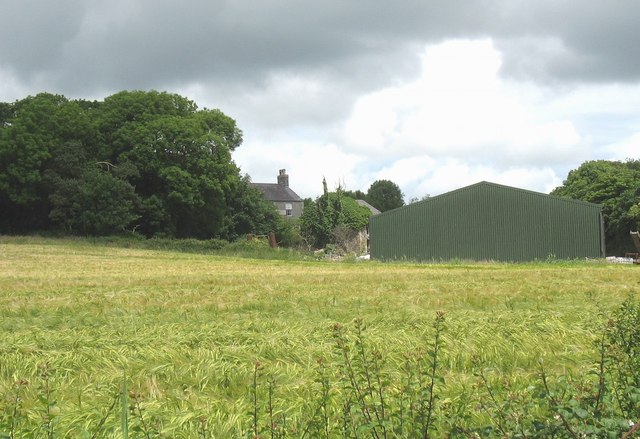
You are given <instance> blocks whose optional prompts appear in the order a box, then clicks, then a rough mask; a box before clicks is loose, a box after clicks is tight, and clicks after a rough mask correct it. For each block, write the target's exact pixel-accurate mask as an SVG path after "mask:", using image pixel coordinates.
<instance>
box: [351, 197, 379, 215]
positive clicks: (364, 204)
mask: <svg viewBox="0 0 640 439" xmlns="http://www.w3.org/2000/svg"><path fill="white" fill-rule="evenodd" d="M356 203H358V204H359V205H360V206H362V207H366V208H367V209H369V210H370V211H371V215H378V214H379V213H381V212H380V211H379V210H378V209H376V208H375V207H373V206H372V205H371V204H369V203H367V202H366V201H364V200H356Z"/></svg>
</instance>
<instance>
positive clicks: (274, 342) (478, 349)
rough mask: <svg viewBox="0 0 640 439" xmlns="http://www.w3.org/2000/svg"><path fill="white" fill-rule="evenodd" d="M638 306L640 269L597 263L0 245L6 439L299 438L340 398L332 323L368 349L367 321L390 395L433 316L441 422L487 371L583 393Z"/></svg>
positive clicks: (425, 343)
mask: <svg viewBox="0 0 640 439" xmlns="http://www.w3.org/2000/svg"><path fill="white" fill-rule="evenodd" d="M638 292H640V271H638V267H632V266H614V265H606V264H603V263H598V262H591V263H587V262H557V261H556V262H553V261H551V262H546V263H532V264H494V263H474V264H471V263H460V262H457V263H450V264H432V265H425V264H411V263H387V264H383V263H377V262H373V261H371V262H369V261H366V262H353V261H351V262H330V261H314V260H308V261H305V260H287V261H279V260H265V259H251V258H246V257H245V258H240V257H231V256H216V255H201V254H192V253H191V254H190V253H177V252H170V251H150V250H139V249H131V248H119V247H115V246H105V245H102V246H100V245H95V244H91V243H90V242H88V241H86V240H54V239H44V238H8V237H0V331H1V332H0V416H2V418H0V437H5V436H2V434H5V435H6V437H10V436H9V434H10V432H11V431H15V432H18V433H19V432H22V435H20V434H17V433H16V435H15V437H29V435H33V436H34V437H69V438H75V437H123V436H124V435H125V434H126V431H124V430H127V429H129V430H130V431H129V433H128V434H129V437H242V436H243V435H244V436H247V437H252V436H253V433H254V432H255V431H256V429H259V430H260V431H262V433H261V437H277V434H280V435H281V436H282V435H285V433H286V434H289V435H290V436H291V437H300V436H303V435H304V434H303V433H305V432H303V431H301V429H302V427H301V426H303V425H305V424H304V423H305V422H306V421H305V419H307V420H309V419H311V418H312V417H313V416H314V413H316V412H314V410H315V409H314V408H313V407H315V406H316V400H318V401H320V400H321V399H322V398H320V397H318V396H317V395H318V392H319V389H321V388H322V383H321V380H319V378H318V377H319V376H321V375H322V376H325V377H326V379H327V380H328V381H329V382H330V386H331V390H330V392H329V395H328V396H327V397H326V398H324V399H325V400H327V401H329V403H330V402H331V401H333V400H334V399H337V398H338V397H339V396H340V395H339V393H340V392H341V391H342V392H343V391H344V389H345V386H340V385H339V382H340V374H341V368H340V364H341V359H340V358H341V357H340V355H341V353H340V349H339V347H338V346H337V344H336V336H335V331H336V326H335V324H336V323H340V324H342V325H343V329H342V331H344V333H345V334H346V335H345V337H346V339H348V340H350V342H353V340H356V342H357V336H356V335H357V334H356V332H355V331H356V323H354V320H356V319H362V321H363V323H364V326H366V329H365V332H364V336H363V340H365V343H366V344H365V348H366V349H367V352H371V353H373V354H372V355H373V357H375V358H378V359H380V363H381V364H382V363H383V365H382V366H380V370H383V371H384V372H383V373H382V375H383V377H384V378H385V380H386V381H387V382H386V383H383V387H384V388H385V389H386V390H385V391H387V392H389V395H392V394H393V391H394V386H395V387H397V386H398V385H399V384H397V383H400V382H401V380H402V373H403V372H402V370H403V364H405V363H406V361H407V360H406V359H407V357H408V355H409V356H410V355H411V353H415V352H422V351H425V350H428V347H429V346H431V345H432V344H433V341H434V331H435V329H434V319H435V316H436V312H437V311H442V312H444V313H445V322H444V330H443V332H442V341H443V342H444V344H443V346H444V347H443V350H442V352H441V354H440V357H439V361H440V363H439V375H440V376H441V377H442V378H443V379H444V380H443V382H441V381H438V383H437V390H438V395H439V404H440V405H439V407H440V409H441V408H442V406H443V405H444V406H446V405H447V404H453V403H455V402H456V401H459V400H460V398H461V396H460V395H461V394H463V393H464V392H467V393H473V392H477V389H476V387H477V382H478V376H477V374H476V375H474V371H476V372H477V370H478V368H480V369H481V370H485V371H487V372H486V373H487V377H488V378H489V379H493V378H499V379H500V380H503V381H504V380H506V381H508V382H509V383H511V384H510V385H514V386H518V385H520V384H522V386H523V388H526V385H527V383H530V382H533V381H535V380H537V376H538V374H539V371H540V367H541V366H540V365H541V362H542V364H544V367H545V369H546V370H547V371H548V373H549V374H550V375H553V376H559V375H569V376H580V375H583V374H584V373H586V372H587V371H589V370H591V368H592V366H593V364H594V363H596V362H597V358H598V351H597V348H596V341H597V340H598V337H599V336H600V335H601V332H602V331H601V328H602V326H603V322H606V320H607V318H608V313H609V312H610V311H612V310H614V309H616V308H617V307H619V306H620V304H621V303H622V302H623V301H624V300H625V299H626V298H627V297H628V296H629V295H630V294H636V295H637V294H638ZM354 334H356V335H354ZM354 337H355V338H354ZM356 342H353V343H356ZM352 346H355V347H357V346H358V344H357V343H356V344H353V345H352ZM373 357H372V358H373ZM319 359H322V360H321V361H319ZM257 364H259V365H258V366H257ZM256 372H257V373H256ZM254 374H255V375H254ZM323 374H324V375H323ZM254 378H255V384H254ZM341 389H342V390H341ZM123 395H128V401H124V402H123ZM270 397H271V402H269V398H270ZM390 397H391V396H390ZM123 403H124V404H128V405H129V406H130V408H129V409H128V414H127V409H126V407H125V408H123V407H121V406H122V404H123ZM334 409H335V410H334V411H336V412H339V410H338V408H334ZM440 409H439V410H440ZM125 415H126V417H125ZM487 416H488V415H486V414H483V412H482V410H475V411H474V410H471V414H470V415H468V419H467V421H466V422H468V423H470V425H473V424H474V423H475V424H478V425H480V424H482V423H486V422H489V421H488V420H487V419H486V418H487ZM256 418H257V419H258V421H257V424H259V425H254V424H256V422H255V420H256ZM274 419H277V420H278V422H279V425H278V428H279V430H277V431H276V433H277V434H276V435H275V436H274V429H273V428H272V427H273V425H271V426H269V425H267V424H268V423H269V422H271V423H273V420H274ZM332 422H333V421H332ZM437 422H441V420H437ZM125 423H128V426H127V425H125ZM338 424H339V422H338V421H335V422H333V423H332V424H331V429H330V433H331V434H330V436H336V437H341V436H340V435H339V431H340V429H339V426H338ZM265 426H266V427H265ZM325 427H326V426H325ZM309 431H311V430H309ZM327 431H329V430H327ZM47 435H49V436H47ZM308 437H313V436H312V435H311V434H310V433H309V434H308ZM359 437H360V436H359ZM362 437H371V435H370V434H368V433H366V434H363V435H362Z"/></svg>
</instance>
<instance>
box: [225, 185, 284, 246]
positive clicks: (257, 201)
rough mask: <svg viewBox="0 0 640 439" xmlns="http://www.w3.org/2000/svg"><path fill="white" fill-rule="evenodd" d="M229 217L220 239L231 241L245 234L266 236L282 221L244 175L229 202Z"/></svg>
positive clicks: (272, 206)
mask: <svg viewBox="0 0 640 439" xmlns="http://www.w3.org/2000/svg"><path fill="white" fill-rule="evenodd" d="M228 209H229V215H228V216H227V219H226V221H225V228H224V230H223V233H222V235H221V237H222V238H224V239H227V240H229V241H233V240H235V239H237V238H238V237H240V236H243V235H247V234H255V235H266V234H268V233H269V232H275V231H276V230H279V229H280V228H281V227H282V226H281V224H280V222H281V221H284V220H283V219H282V218H281V216H280V214H279V213H278V212H277V210H276V208H275V206H274V204H273V203H271V202H269V201H267V200H265V198H264V195H263V194H262V192H260V191H259V190H258V189H256V188H255V187H253V186H252V185H251V179H250V178H249V176H247V175H245V176H244V177H243V178H242V179H241V180H240V182H239V184H238V186H237V189H236V192H235V194H234V195H233V197H231V199H230V200H229V204H228Z"/></svg>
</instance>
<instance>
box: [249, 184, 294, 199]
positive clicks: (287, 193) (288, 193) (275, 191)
mask: <svg viewBox="0 0 640 439" xmlns="http://www.w3.org/2000/svg"><path fill="white" fill-rule="evenodd" d="M252 184H253V186H254V187H255V188H256V189H258V190H259V191H260V192H262V193H263V194H264V197H265V198H266V199H267V200H269V201H280V202H287V201H288V202H302V201H304V200H303V199H302V198H300V197H299V196H298V194H296V193H295V192H294V191H293V190H291V188H288V187H286V186H284V185H281V184H277V183H252Z"/></svg>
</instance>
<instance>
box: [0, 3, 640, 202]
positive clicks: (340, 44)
mask: <svg viewBox="0 0 640 439" xmlns="http://www.w3.org/2000/svg"><path fill="white" fill-rule="evenodd" d="M121 90H158V91H167V92H171V93H178V94H180V95H182V96H185V97H188V98H189V99H191V100H193V101H194V102H196V104H197V105H198V106H199V107H200V108H219V109H220V110H222V111H223V112H224V113H225V114H227V115H228V116H230V117H232V118H233V119H235V120H236V122H237V124H238V126H239V128H240V129H241V130H242V131H243V138H244V142H243V144H242V145H241V146H240V147H239V148H238V149H237V150H236V151H235V152H234V155H233V159H234V161H235V162H236V164H237V165H238V166H239V167H240V169H241V173H242V174H248V175H250V176H251V179H252V180H253V181H254V182H261V183H269V182H271V183H275V182H276V176H277V174H278V170H279V169H286V170H287V173H288V174H289V176H290V185H291V188H292V189H294V191H296V192H297V193H298V194H299V195H300V196H302V197H312V198H315V197H316V196H318V195H319V194H320V193H321V191H322V179H323V178H326V181H327V183H328V185H329V186H330V188H331V187H333V188H335V187H337V186H338V185H341V186H342V187H344V188H346V189H348V190H362V191H364V192H366V191H367V189H368V188H369V186H370V185H371V183H373V182H374V181H376V180H380V179H387V180H391V181H393V182H395V183H396V184H398V186H399V187H400V188H401V190H402V191H403V193H404V195H405V200H406V201H410V200H411V199H416V198H417V199H420V198H422V197H425V196H428V195H430V196H434V195H438V194H441V193H444V192H447V191H449V190H453V189H457V188H460V187H463V186H466V185H469V184H473V183H477V182H479V181H483V180H484V181H492V182H495V183H501V184H507V185H511V186H515V187H519V188H524V189H530V190H534V191H538V192H544V193H548V192H549V191H551V190H552V189H553V188H554V187H556V186H559V185H561V184H562V182H563V180H564V179H565V178H566V176H567V173H568V172H569V171H570V170H571V169H575V168H577V167H579V166H580V164H582V163H583V162H585V161H587V160H597V159H606V160H625V159H640V1H638V0H612V1H606V2H605V1H601V0H526V1H525V0H484V1H482V2H481V1H478V0H474V1H472V0H457V1H447V0H439V1H435V0H403V1H398V2H391V1H388V0H384V1H382V0H366V1H365V0H323V1H313V2H311V1H307V0H182V1H179V2H178V1H176V0H174V1H170V0H110V1H108V2H107V1H103V0H56V1H50V0H21V1H15V0H0V102H14V101H16V100H19V99H23V98H25V97H27V96H29V95H34V94H37V93H39V92H45V91H46V92H51V93H58V94H62V95H64V96H66V97H67V98H70V99H75V98H79V99H97V100H102V99H104V98H105V97H107V96H109V95H111V94H114V93H116V92H118V91H121Z"/></svg>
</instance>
